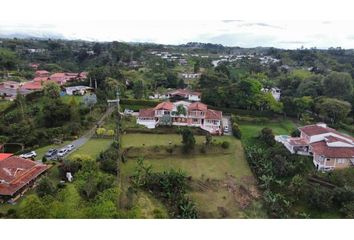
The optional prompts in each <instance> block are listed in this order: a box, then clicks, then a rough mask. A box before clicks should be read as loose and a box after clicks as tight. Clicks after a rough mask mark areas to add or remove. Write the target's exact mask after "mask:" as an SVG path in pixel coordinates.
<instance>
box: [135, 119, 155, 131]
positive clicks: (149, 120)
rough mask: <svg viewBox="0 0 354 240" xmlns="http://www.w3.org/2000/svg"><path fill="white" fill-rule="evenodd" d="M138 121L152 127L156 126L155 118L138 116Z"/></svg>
mask: <svg viewBox="0 0 354 240" xmlns="http://www.w3.org/2000/svg"><path fill="white" fill-rule="evenodd" d="M136 123H137V124H140V125H144V126H145V127H147V128H150V129H151V128H155V127H156V121H155V119H153V118H137V120H136Z"/></svg>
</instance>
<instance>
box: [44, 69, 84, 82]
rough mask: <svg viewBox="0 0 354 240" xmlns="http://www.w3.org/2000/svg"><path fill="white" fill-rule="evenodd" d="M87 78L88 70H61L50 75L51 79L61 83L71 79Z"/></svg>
mask: <svg viewBox="0 0 354 240" xmlns="http://www.w3.org/2000/svg"><path fill="white" fill-rule="evenodd" d="M86 78H87V72H81V73H70V72H60V73H54V74H52V75H50V77H49V80H51V81H54V82H56V83H58V84H59V85H64V84H66V83H67V82H70V81H76V80H83V79H86Z"/></svg>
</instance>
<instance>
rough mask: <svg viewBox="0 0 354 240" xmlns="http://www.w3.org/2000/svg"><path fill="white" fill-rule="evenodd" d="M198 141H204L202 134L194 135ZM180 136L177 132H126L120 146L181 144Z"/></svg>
mask: <svg viewBox="0 0 354 240" xmlns="http://www.w3.org/2000/svg"><path fill="white" fill-rule="evenodd" d="M194 137H195V140H196V142H197V144H198V143H202V142H203V141H205V137H204V136H194ZM181 141H182V138H181V136H180V135H178V134H141V133H136V134H126V135H124V136H123V138H122V147H123V148H127V147H144V146H146V147H148V146H168V145H170V142H171V145H175V144H177V145H181Z"/></svg>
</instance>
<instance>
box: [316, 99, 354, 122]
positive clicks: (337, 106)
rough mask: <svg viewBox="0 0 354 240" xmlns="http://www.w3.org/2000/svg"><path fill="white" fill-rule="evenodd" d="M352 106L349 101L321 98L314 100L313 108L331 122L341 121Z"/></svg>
mask: <svg viewBox="0 0 354 240" xmlns="http://www.w3.org/2000/svg"><path fill="white" fill-rule="evenodd" d="M351 108H352V106H351V104H350V103H349V102H346V101H341V100H338V99H335V98H321V99H319V100H318V101H317V102H316V105H315V109H316V111H317V112H318V113H319V114H320V115H322V116H323V117H324V118H326V119H328V120H330V121H331V123H332V124H335V123H339V122H340V121H342V120H343V119H344V118H345V117H346V116H347V115H348V113H349V112H350V110H351Z"/></svg>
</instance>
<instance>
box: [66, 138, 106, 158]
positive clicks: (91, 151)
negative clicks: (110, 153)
mask: <svg viewBox="0 0 354 240" xmlns="http://www.w3.org/2000/svg"><path fill="white" fill-rule="evenodd" d="M112 142H113V140H112V139H90V140H88V141H87V143H85V145H83V146H82V147H80V148H78V149H77V150H76V151H75V152H73V153H72V154H71V156H74V155H75V154H85V155H89V156H91V157H92V158H93V159H96V158H97V157H98V155H99V154H100V153H101V152H102V151H104V150H106V149H107V148H108V147H109V146H110V145H111V143H112Z"/></svg>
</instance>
